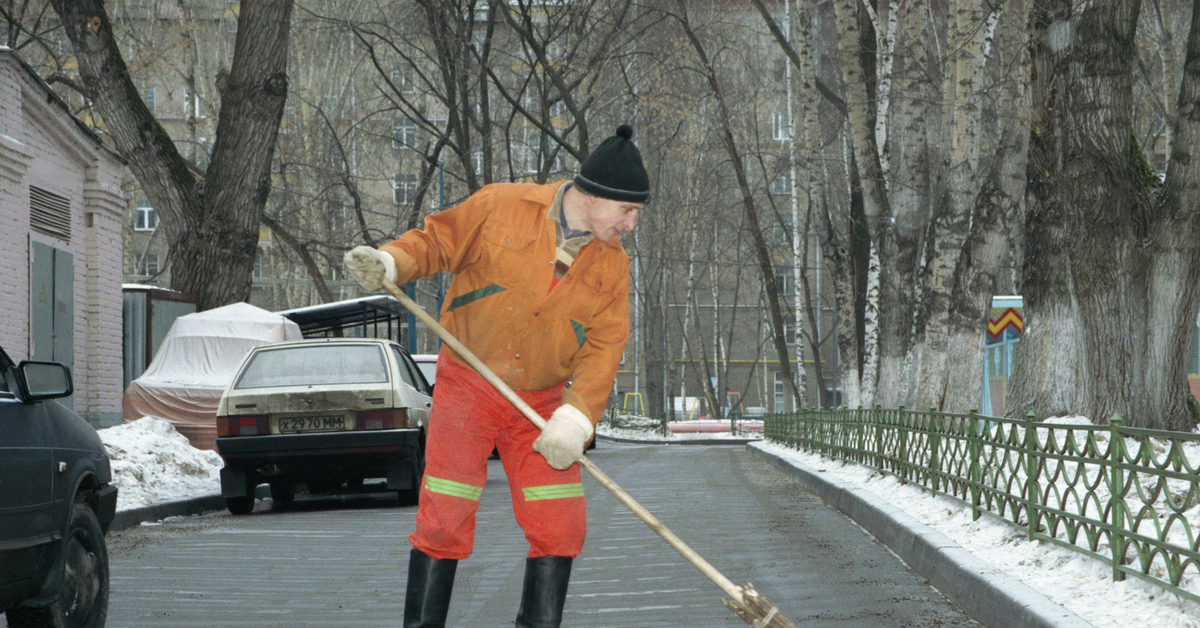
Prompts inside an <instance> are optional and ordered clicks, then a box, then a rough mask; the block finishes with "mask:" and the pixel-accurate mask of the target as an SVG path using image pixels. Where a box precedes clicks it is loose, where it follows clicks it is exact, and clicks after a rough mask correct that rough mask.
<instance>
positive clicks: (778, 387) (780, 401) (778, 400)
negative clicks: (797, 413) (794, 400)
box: [774, 371, 787, 412]
mask: <svg viewBox="0 0 1200 628" xmlns="http://www.w3.org/2000/svg"><path fill="white" fill-rule="evenodd" d="M785 402H786V395H784V394H783V372H782V371H775V408H774V409H775V412H787V407H786V406H785Z"/></svg>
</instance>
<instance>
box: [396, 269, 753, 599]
mask: <svg viewBox="0 0 1200 628" xmlns="http://www.w3.org/2000/svg"><path fill="white" fill-rule="evenodd" d="M383 287H384V289H385V290H387V291H388V292H389V293H391V295H392V296H393V297H396V300H397V301H399V302H400V304H401V305H403V306H404V307H405V309H407V310H408V311H409V312H412V313H413V315H415V316H416V317H417V319H419V320H420V321H421V322H422V323H425V326H426V327H429V328H430V329H432V330H433V331H434V332H436V333H437V335H438V337H439V338H441V339H442V342H445V343H446V344H448V345H450V348H451V349H454V352H455V353H457V354H458V355H459V356H461V357H462V359H464V360H466V361H467V364H470V365H471V368H474V369H475V371H476V372H477V373H479V374H480V375H481V376H483V378H484V379H486V380H487V381H488V383H489V384H491V385H492V386H494V387H495V388H496V390H498V391H500V394H501V395H504V398H505V399H508V400H509V401H510V402H512V404H513V405H514V406H516V408H517V409H518V410H520V411H521V414H524V415H525V418H527V419H529V420H530V421H531V422H533V424H534V425H536V426H537V427H538V429H545V428H546V420H545V419H543V418H542V417H541V416H540V415H539V414H538V413H537V412H535V411H534V409H533V408H531V407H529V404H527V403H525V400H524V399H521V398H520V397H519V396H517V393H515V392H513V389H512V388H509V387H508V384H505V383H504V381H503V380H501V379H500V378H499V377H498V376H497V375H496V374H495V373H493V372H492V370H491V369H489V368H488V367H487V366H486V365H484V363H483V361H481V360H480V359H479V358H477V357H475V354H474V353H471V351H470V349H467V348H466V347H465V346H463V344H462V343H461V342H459V341H458V339H457V338H455V337H454V336H453V335H451V334H450V332H449V331H446V328H445V327H442V326H441V324H440V323H438V322H437V321H436V320H434V319H433V317H432V316H430V315H429V313H428V312H426V311H425V310H424V309H423V308H422V307H421V306H419V305H417V304H416V302H414V301H413V300H412V299H410V298H408V295H406V294H404V292H402V291H401V290H400V289H399V288H397V287H396V284H394V283H392V282H390V281H388V280H387V279H384V280H383ZM576 462H578V463H579V466H581V467H583V469H584V470H585V471H587V472H588V474H590V475H591V476H592V477H593V478H595V480H596V481H597V482H599V483H600V484H601V485H602V486H604V488H606V489H608V491H609V492H610V493H612V494H613V495H614V496H615V497H616V498H617V500H618V501H620V502H621V503H622V504H625V506H626V507H628V508H629V509H630V510H632V511H633V513H634V514H635V515H637V516H638V517H639V518H641V520H642V521H644V522H646V525H648V526H650V529H651V530H654V531H655V532H657V533H658V535H659V536H661V537H662V538H663V539H664V540H665V541H666V542H667V543H668V544H669V545H670V546H671V547H673V548H675V550H676V551H677V552H679V553H680V554H682V555H683V557H684V558H686V559H687V560H688V562H690V563H692V564H693V565H695V566H696V568H697V569H699V570H700V571H701V572H703V573H704V575H706V576H708V577H709V579H710V580H712V581H713V582H714V583H716V585H717V586H718V587H721V590H723V591H725V593H726V594H727V595H729V596H730V597H731V598H733V599H734V600H735V601H736V602H738V603H739V604H744V603H745V602H744V597H743V595H742V591H743V590H742V588H741V587H739V586H738V585H736V584H734V583H733V582H732V581H730V580H729V578H726V577H725V576H724V575H723V574H722V573H721V572H719V571H717V568H716V567H713V566H712V564H711V563H709V562H708V561H707V560H704V557H702V556H700V554H697V553H696V550H693V549H692V548H691V547H689V546H688V544H687V543H684V542H683V540H682V539H680V538H679V537H678V536H675V533H674V532H671V530H670V529H669V528H667V526H665V525H663V522H661V521H659V520H658V517H655V516H654V515H653V514H651V513H650V511H649V510H646V509H645V508H644V507H643V506H642V505H641V504H639V503H638V502H637V500H636V499H634V498H633V496H632V495H630V494H629V493H627V492H626V491H625V489H623V488H621V486H620V485H619V484H617V483H616V482H615V481H613V479H612V478H610V477H608V475H607V474H605V473H604V472H603V471H601V470H600V469H599V468H597V467H596V465H594V464H592V461H591V460H588V459H587V457H586V456H584V455H583V454H582V452H581V453H580V455H579V457H578V458H576Z"/></svg>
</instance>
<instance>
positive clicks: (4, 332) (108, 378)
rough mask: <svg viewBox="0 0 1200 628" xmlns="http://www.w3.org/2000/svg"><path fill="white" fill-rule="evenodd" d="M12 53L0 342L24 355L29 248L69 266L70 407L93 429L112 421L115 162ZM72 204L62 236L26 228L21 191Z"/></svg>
mask: <svg viewBox="0 0 1200 628" xmlns="http://www.w3.org/2000/svg"><path fill="white" fill-rule="evenodd" d="M49 94H50V92H49V88H48V87H46V85H45V84H44V83H42V82H41V81H40V79H38V78H37V77H36V76H35V75H34V74H33V73H32V72H31V71H30V70H29V68H28V67H27V66H25V65H24V64H22V63H21V62H20V60H19V59H18V58H17V57H16V55H15V54H14V53H13V52H12V51H10V50H8V49H6V48H2V47H0V273H2V274H3V275H2V276H3V277H4V281H0V316H2V317H3V320H4V321H5V324H4V325H0V345H3V346H4V349H5V350H6V351H7V352H8V354H9V356H11V357H12V358H13V359H15V360H21V359H25V358H28V357H29V355H30V337H31V331H30V320H29V317H30V272H31V269H30V265H31V263H32V262H31V259H32V255H31V247H32V244H31V242H40V243H41V244H45V245H47V246H50V247H53V248H55V249H58V250H61V251H65V252H68V253H70V254H71V255H72V257H73V261H74V267H73V268H74V299H73V302H74V317H73V328H74V363H73V364H72V365H71V366H72V375H73V376H74V379H75V395H74V398H73V400H72V401H73V405H74V408H75V411H76V412H78V413H80V414H82V415H84V416H85V417H86V418H88V420H89V421H92V423H93V424H95V425H97V427H106V426H108V425H113V424H116V423H118V422H120V418H121V393H122V392H123V391H122V384H123V381H122V353H121V352H122V342H121V340H122V314H121V252H122V248H121V247H122V245H121V217H122V210H123V208H124V206H125V200H124V196H123V194H122V193H121V190H120V174H121V163H120V160H119V159H118V158H117V157H116V156H115V155H114V154H113V153H112V152H111V151H109V150H107V149H105V148H104V147H103V146H102V145H100V143H99V141H98V139H97V138H96V137H95V136H94V135H92V134H90V133H88V132H87V131H86V130H85V129H84V128H83V127H82V126H81V125H80V124H79V123H78V121H76V120H75V119H74V118H72V117H71V115H70V113H69V112H68V111H67V109H66V108H65V107H63V106H62V105H60V103H59V102H58V101H57V100H55V99H54V98H53V97H50V95H49ZM31 186H34V187H38V188H40V189H43V190H45V191H47V192H51V193H53V194H55V195H58V196H61V197H63V198H66V199H68V200H69V201H70V238H69V239H61V238H58V237H55V236H51V235H47V234H45V233H41V232H36V231H34V230H32V229H31V227H30V220H29V205H30V196H29V189H30V187H31Z"/></svg>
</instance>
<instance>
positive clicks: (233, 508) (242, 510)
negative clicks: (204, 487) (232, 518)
mask: <svg viewBox="0 0 1200 628" xmlns="http://www.w3.org/2000/svg"><path fill="white" fill-rule="evenodd" d="M225 507H226V508H228V509H229V512H230V513H232V514H235V515H248V514H250V513H251V512H253V511H254V496H252V495H250V496H246V497H226V498H225Z"/></svg>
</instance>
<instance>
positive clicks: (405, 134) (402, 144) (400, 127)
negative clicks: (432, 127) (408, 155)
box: [392, 118, 417, 148]
mask: <svg viewBox="0 0 1200 628" xmlns="http://www.w3.org/2000/svg"><path fill="white" fill-rule="evenodd" d="M416 144H417V123H415V122H413V121H412V120H410V119H408V118H400V119H398V120H396V122H395V124H393V125H392V148H409V147H412V146H416Z"/></svg>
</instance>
